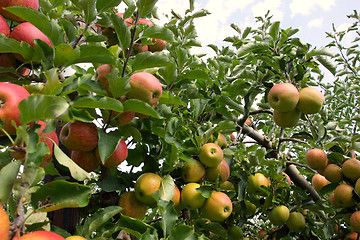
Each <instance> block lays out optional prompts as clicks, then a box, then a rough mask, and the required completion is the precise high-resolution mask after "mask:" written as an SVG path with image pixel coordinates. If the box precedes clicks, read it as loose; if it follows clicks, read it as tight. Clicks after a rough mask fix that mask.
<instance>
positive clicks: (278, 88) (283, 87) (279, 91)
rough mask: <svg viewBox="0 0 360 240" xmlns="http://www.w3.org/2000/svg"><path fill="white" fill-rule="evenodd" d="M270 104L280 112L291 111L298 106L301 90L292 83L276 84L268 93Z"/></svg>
mask: <svg viewBox="0 0 360 240" xmlns="http://www.w3.org/2000/svg"><path fill="white" fill-rule="evenodd" d="M268 101H269V104H270V106H271V107H272V108H273V109H274V110H277V111H279V112H289V111H292V110H294V109H295V108H296V105H297V104H298V101H299V91H298V90H297V88H296V87H295V86H294V85H293V84H291V83H278V84H275V85H274V86H273V87H272V88H271V89H270V91H269V93H268Z"/></svg>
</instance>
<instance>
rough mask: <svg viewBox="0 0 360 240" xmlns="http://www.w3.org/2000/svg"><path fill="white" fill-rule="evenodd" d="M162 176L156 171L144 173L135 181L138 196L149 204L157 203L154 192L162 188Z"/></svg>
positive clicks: (141, 200)
mask: <svg viewBox="0 0 360 240" xmlns="http://www.w3.org/2000/svg"><path fill="white" fill-rule="evenodd" d="M161 181H162V178H161V177H160V176H159V175H157V174H155V173H150V172H148V173H143V174H141V175H140V176H139V178H138V179H137V180H136V183H135V194H136V198H137V199H138V200H139V201H140V202H142V203H145V204H147V205H150V206H151V205H154V204H155V203H156V200H155V198H154V197H153V196H152V194H153V193H154V192H156V191H158V190H159V189H160V185H161Z"/></svg>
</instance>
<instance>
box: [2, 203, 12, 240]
mask: <svg viewBox="0 0 360 240" xmlns="http://www.w3.org/2000/svg"><path fill="white" fill-rule="evenodd" d="M9 231H10V219H9V216H8V215H7V213H6V212H5V210H4V209H3V208H2V206H1V203H0V239H4V240H8V239H10V238H9Z"/></svg>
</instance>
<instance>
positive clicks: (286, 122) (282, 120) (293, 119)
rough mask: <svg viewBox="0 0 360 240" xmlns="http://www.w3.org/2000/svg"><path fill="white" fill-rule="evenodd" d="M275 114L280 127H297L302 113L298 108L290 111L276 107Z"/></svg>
mask: <svg viewBox="0 0 360 240" xmlns="http://www.w3.org/2000/svg"><path fill="white" fill-rule="evenodd" d="M273 116H274V122H275V123H276V124H277V125H278V126H279V127H282V128H292V127H295V126H296V124H297V123H298V122H299V119H300V116H301V113H300V112H299V110H297V109H296V108H295V109H293V110H290V111H288V112H281V111H278V110H276V109H275V110H274V113H273Z"/></svg>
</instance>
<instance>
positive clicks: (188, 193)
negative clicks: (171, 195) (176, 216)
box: [180, 183, 206, 210]
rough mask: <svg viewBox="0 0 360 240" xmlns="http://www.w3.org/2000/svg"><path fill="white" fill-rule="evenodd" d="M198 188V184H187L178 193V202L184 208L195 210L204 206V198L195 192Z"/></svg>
mask: <svg viewBox="0 0 360 240" xmlns="http://www.w3.org/2000/svg"><path fill="white" fill-rule="evenodd" d="M199 187H200V184H198V183H188V184H186V185H185V186H184V187H183V189H182V190H181V193H180V202H181V204H182V205H183V206H184V207H185V208H187V209H190V210H196V209H199V208H201V207H202V206H203V205H204V203H205V200H206V198H204V197H203V195H202V194H201V192H199V191H197V190H196V189H198V188H199Z"/></svg>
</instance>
